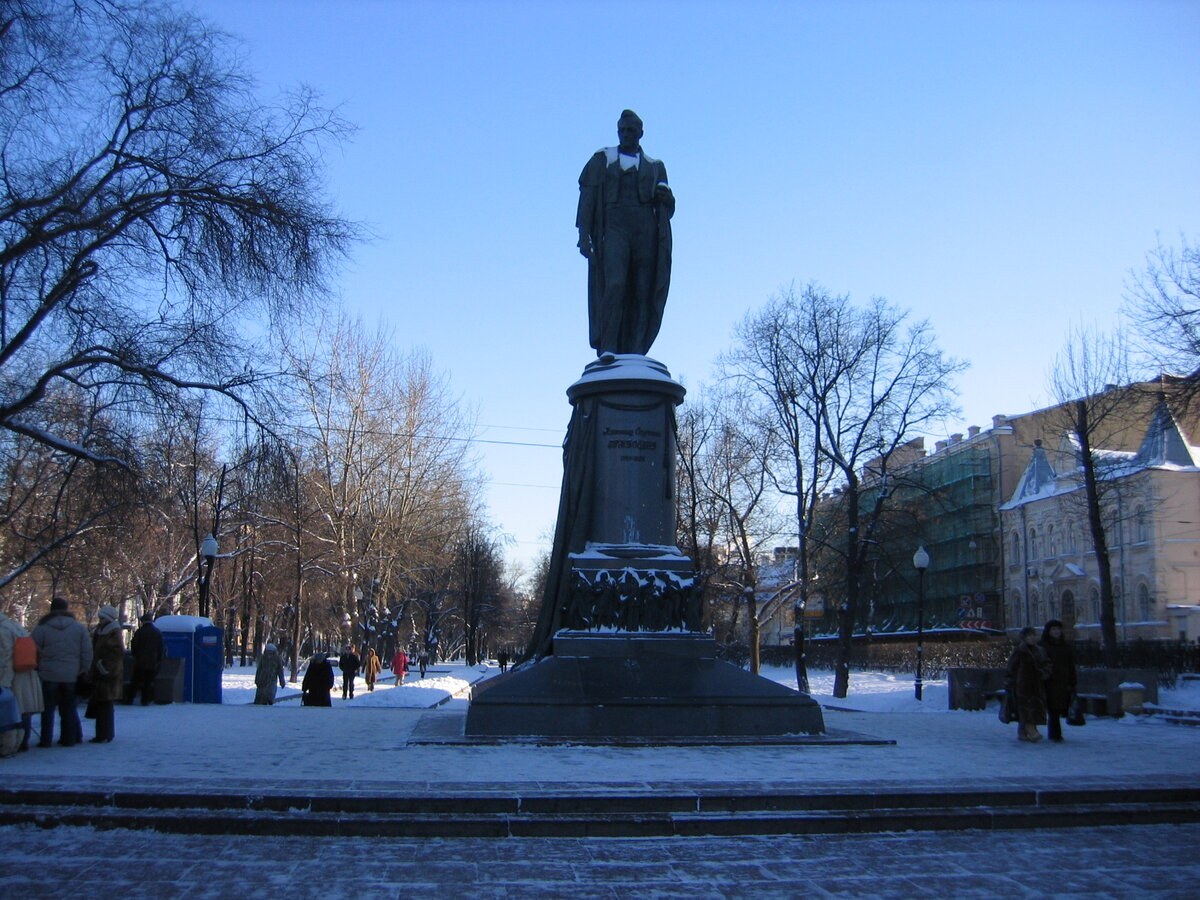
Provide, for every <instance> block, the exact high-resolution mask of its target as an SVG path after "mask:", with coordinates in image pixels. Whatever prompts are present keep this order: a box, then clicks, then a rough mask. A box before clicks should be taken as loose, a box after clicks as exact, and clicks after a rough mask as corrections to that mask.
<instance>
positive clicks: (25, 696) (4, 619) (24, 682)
mask: <svg viewBox="0 0 1200 900" xmlns="http://www.w3.org/2000/svg"><path fill="white" fill-rule="evenodd" d="M28 636H29V632H28V631H26V630H25V629H24V628H22V627H21V626H20V625H18V624H17V623H16V622H14V621H13V620H12V619H10V618H9V617H8V616H7V615H5V614H4V613H3V612H0V687H6V688H8V689H9V690H11V691H12V692H13V693H14V694H16V695H17V703H18V705H20V707H21V713H22V714H23V715H29V714H30V713H39V712H41V711H42V683H41V681H40V680H39V679H38V673H37V672H16V671H13V642H14V641H15V640H16V639H17V638H19V637H28Z"/></svg>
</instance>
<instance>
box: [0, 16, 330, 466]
mask: <svg viewBox="0 0 1200 900" xmlns="http://www.w3.org/2000/svg"><path fill="white" fill-rule="evenodd" d="M345 131H346V126H345V125H344V124H343V123H342V122H341V121H340V120H339V119H338V118H337V117H336V116H335V115H333V114H331V113H330V112H328V111H326V110H323V109H321V108H320V107H319V106H318V105H317V104H316V102H315V100H314V97H313V95H312V94H311V93H307V92H305V93H301V94H299V95H297V96H295V97H293V98H291V99H290V100H288V101H287V102H286V104H285V105H282V106H277V107H268V106H265V105H263V104H262V103H260V102H259V101H258V100H257V99H255V97H254V94H253V85H252V83H251V81H250V79H249V78H248V77H247V76H246V75H245V73H244V71H243V70H242V69H241V68H240V66H239V64H238V63H237V62H236V61H235V54H234V53H233V52H232V50H231V47H230V44H229V41H228V39H227V38H225V37H224V36H223V35H221V34H218V33H217V32H215V31H213V30H212V29H210V28H209V27H208V26H207V25H205V24H204V23H203V22H201V21H200V20H198V19H196V18H194V17H192V16H189V15H186V14H180V13H176V12H174V11H172V10H171V9H170V8H169V7H167V6H164V5H162V4H159V3H156V2H135V0H76V2H73V3H61V2H56V0H14V2H10V3H7V4H5V5H4V8H3V12H0V384H2V385H3V387H2V388H0V429H3V430H5V431H7V432H9V433H16V434H22V435H25V436H26V437H28V438H30V439H32V440H34V441H37V442H39V443H43V444H45V445H46V446H48V447H51V448H53V449H54V450H56V451H58V452H59V453H62V454H64V455H67V456H73V457H77V458H81V459H86V460H89V461H92V462H101V463H103V462H117V463H120V464H122V465H131V464H133V463H135V462H136V460H134V459H132V458H131V457H130V456H129V455H128V454H126V453H122V452H118V451H116V450H112V449H110V448H106V447H104V446H103V445H102V444H100V443H96V442H91V441H87V440H84V441H79V440H76V439H73V438H72V436H71V434H69V433H68V432H66V431H64V430H63V429H62V428H58V427H54V425H53V423H52V422H49V421H48V419H47V417H44V416H42V417H39V416H38V415H36V410H37V409H38V408H39V407H41V406H43V405H44V404H46V403H47V402H48V399H49V398H51V397H52V396H53V395H54V392H55V390H56V388H57V386H59V385H70V386H71V388H72V389H73V390H75V391H77V392H80V393H83V394H87V395H90V396H91V397H93V398H94V399H95V401H96V402H97V403H98V404H101V405H106V406H108V407H110V408H116V409H120V410H121V411H122V413H123V414H124V415H125V416H126V417H128V418H130V419H136V417H137V415H138V413H139V411H140V410H142V409H144V408H145V404H147V403H150V404H151V405H152V406H153V402H154V400H155V398H162V399H164V400H166V401H168V404H170V403H174V402H176V401H177V398H179V397H180V396H183V395H187V394H191V393H195V392H210V393H215V394H217V395H219V396H222V397H225V398H227V399H228V400H229V401H230V402H232V403H234V404H235V405H236V406H237V407H238V408H240V409H241V411H242V412H243V413H246V412H250V411H251V405H252V402H253V400H254V398H255V390H256V387H257V386H259V385H261V384H262V383H263V379H264V378H265V376H266V374H267V373H264V372H260V371H256V370H255V369H254V368H252V367H250V366H249V365H248V363H247V360H250V359H256V358H261V356H262V354H261V353H257V352H255V345H254V339H253V338H251V337H249V335H250V334H251V333H253V331H257V332H259V333H261V327H256V328H255V329H253V330H252V329H250V328H247V327H245V326H246V325H247V323H251V322H253V323H256V326H260V325H261V321H262V319H263V318H269V319H271V320H275V321H279V320H283V319H286V318H289V317H293V316H295V315H297V314H298V313H300V312H301V311H302V310H303V309H304V307H305V304H306V303H307V301H308V299H309V298H312V297H315V296H317V295H319V294H320V293H321V291H322V287H323V285H324V282H325V278H326V276H327V274H328V273H329V271H330V268H331V266H332V265H333V263H334V261H335V260H336V259H337V258H338V257H339V256H340V255H341V254H342V253H343V252H344V251H345V249H346V248H347V246H348V245H349V243H350V242H351V241H352V240H353V238H354V227H353V226H351V225H349V224H348V223H346V222H345V221H343V220H342V219H340V218H339V217H337V216H336V215H335V214H334V213H332V212H331V211H330V210H329V208H328V204H327V202H326V201H325V200H324V198H323V194H322V191H321V188H320V183H319V177H320V172H321V171H322V167H321V165H320V150H319V148H320V146H321V144H322V143H323V142H325V141H326V140H327V139H337V138H339V137H340V136H341V135H342V134H343V133H344V132H345Z"/></svg>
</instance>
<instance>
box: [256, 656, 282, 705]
mask: <svg viewBox="0 0 1200 900" xmlns="http://www.w3.org/2000/svg"><path fill="white" fill-rule="evenodd" d="M276 682H279V687H283V686H284V680H283V660H282V659H281V658H280V656H279V648H278V647H276V646H275V645H274V644H267V646H266V647H264V648H263V652H262V656H260V657H259V658H258V668H257V669H255V670H254V687H255V688H256V690H255V691H254V703H255V705H257V706H273V705H274V704H275V683H276Z"/></svg>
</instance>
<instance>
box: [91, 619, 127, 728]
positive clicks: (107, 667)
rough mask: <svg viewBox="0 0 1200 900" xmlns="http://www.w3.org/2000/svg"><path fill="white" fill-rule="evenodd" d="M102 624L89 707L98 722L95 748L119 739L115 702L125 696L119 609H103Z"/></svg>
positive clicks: (96, 636) (94, 637)
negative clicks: (115, 717) (115, 721)
mask: <svg viewBox="0 0 1200 900" xmlns="http://www.w3.org/2000/svg"><path fill="white" fill-rule="evenodd" d="M98 615H99V617H100V623H99V624H98V625H97V626H96V629H95V631H93V632H92V698H91V701H90V703H89V705H90V706H91V709H92V711H93V712H94V713H95V718H96V736H95V737H94V738H92V741H91V742H92V743H93V744H106V743H108V742H109V741H111V740H112V739H113V738H114V737H116V731H115V723H114V721H113V719H114V716H113V702H114V701H115V700H119V699H120V698H121V694H122V693H123V687H124V686H123V683H122V682H123V675H124V672H123V671H122V669H123V668H124V665H125V642H124V641H123V640H122V639H121V623H120V621H119V616H120V614H119V613H118V612H117V608H116V607H115V606H102V607H100V612H99V614H98Z"/></svg>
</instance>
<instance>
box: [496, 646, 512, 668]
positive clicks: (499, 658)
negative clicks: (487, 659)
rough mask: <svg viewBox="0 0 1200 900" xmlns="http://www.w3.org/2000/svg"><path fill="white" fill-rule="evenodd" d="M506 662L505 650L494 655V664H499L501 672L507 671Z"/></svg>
mask: <svg viewBox="0 0 1200 900" xmlns="http://www.w3.org/2000/svg"><path fill="white" fill-rule="evenodd" d="M508 660H509V655H508V651H507V650H501V651H500V652H499V653H497V654H496V662H497V664H499V666H500V671H501V672H506V671H508Z"/></svg>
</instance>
